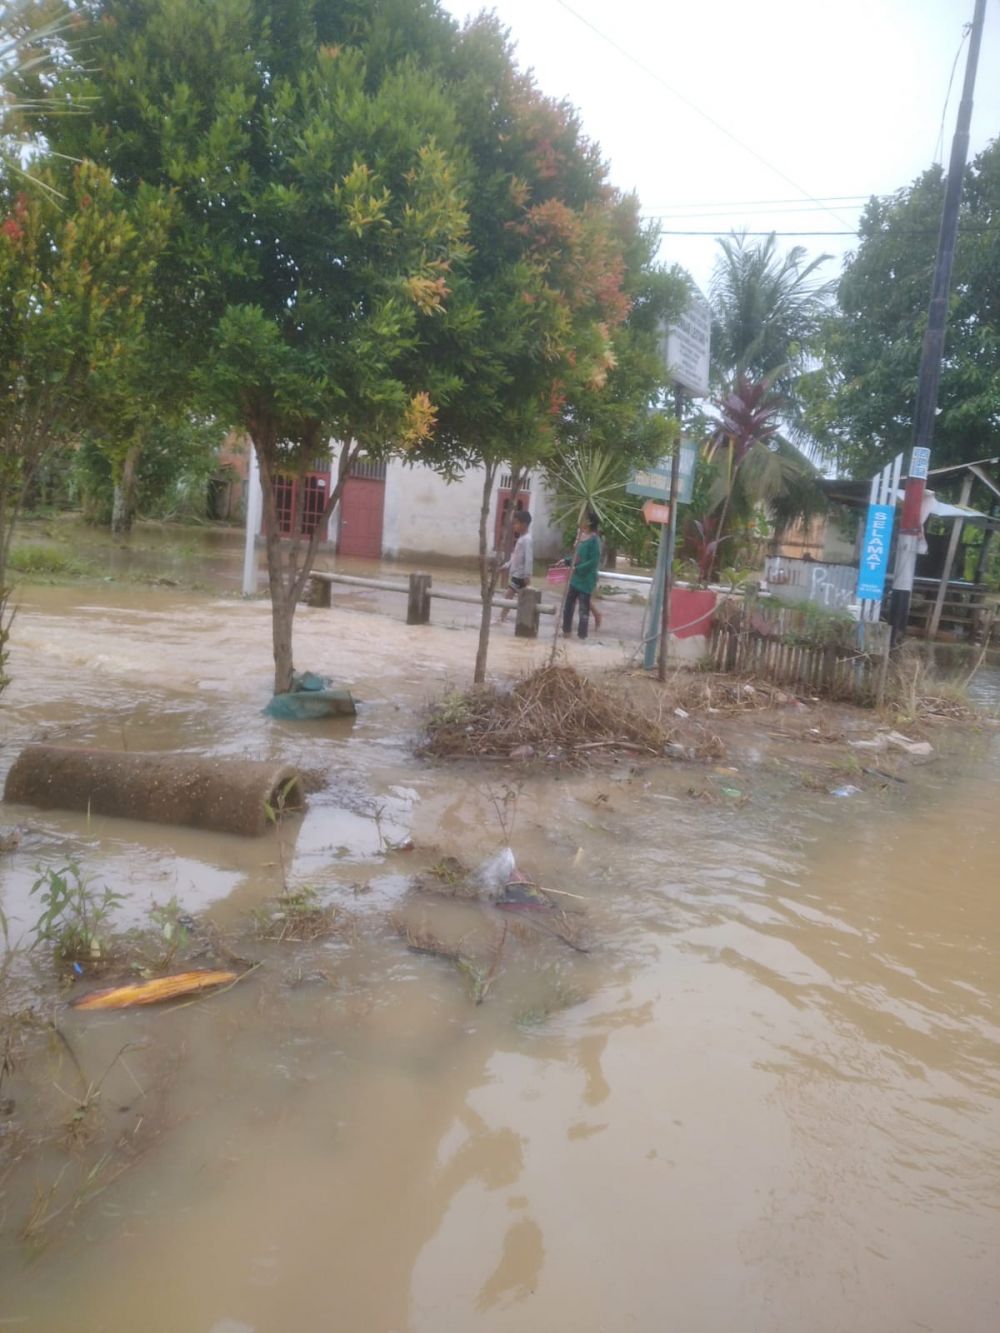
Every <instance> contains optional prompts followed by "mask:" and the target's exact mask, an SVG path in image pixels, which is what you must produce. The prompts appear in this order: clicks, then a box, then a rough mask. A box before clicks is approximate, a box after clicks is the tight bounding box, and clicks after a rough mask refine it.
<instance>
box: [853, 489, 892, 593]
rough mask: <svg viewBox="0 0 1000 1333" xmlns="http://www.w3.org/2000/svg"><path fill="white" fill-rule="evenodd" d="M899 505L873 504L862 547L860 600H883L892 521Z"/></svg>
mask: <svg viewBox="0 0 1000 1333" xmlns="http://www.w3.org/2000/svg"><path fill="white" fill-rule="evenodd" d="M895 514H896V507H895V505H869V506H868V522H867V523H866V524H865V540H864V542H863V543H862V546H861V568H860V569H859V570H858V600H859V601H862V602H880V601H881V600H882V594H883V592H884V591H885V576H886V574H887V573H888V570H889V547H890V546H891V545H892V522H893V519H894V517H895Z"/></svg>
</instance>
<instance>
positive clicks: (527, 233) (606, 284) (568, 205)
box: [415, 18, 642, 681]
mask: <svg viewBox="0 0 1000 1333" xmlns="http://www.w3.org/2000/svg"><path fill="white" fill-rule="evenodd" d="M448 88H449V92H450V95H451V96H452V98H453V99H454V102H455V104H456V107H457V109H458V117H459V122H460V124H461V126H462V133H463V141H464V143H465V145H466V148H467V153H468V160H469V163H470V182H471V188H470V191H469V194H468V207H469V233H468V239H469V247H470V250H469V255H468V259H467V261H466V262H465V263H464V265H463V266H462V269H461V272H460V274H458V275H457V278H456V294H458V293H461V295H462V297H463V298H464V299H463V300H462V301H461V302H460V304H459V307H458V309H459V311H460V312H461V313H459V314H457V315H454V316H453V318H452V319H451V320H450V321H447V320H446V321H444V322H442V323H439V324H438V325H436V326H435V329H434V330H433V334H432V336H433V337H434V342H435V357H436V359H437V360H438V362H439V364H441V365H442V366H448V367H452V368H453V370H454V372H455V378H456V387H455V389H454V391H452V392H448V393H445V394H443V395H442V398H441V413H440V425H439V430H438V432H437V434H436V436H435V437H434V438H433V439H432V440H431V441H429V443H428V444H427V445H425V446H423V447H421V448H418V450H417V451H416V453H415V456H416V457H418V458H421V459H423V458H427V457H431V458H433V457H434V455H435V453H436V452H437V451H439V450H441V449H444V450H445V452H446V457H447V459H448V460H450V461H451V462H452V463H454V462H457V461H459V460H460V461H461V463H462V465H463V466H476V467H479V468H481V470H482V478H483V484H482V494H481V503H480V515H479V568H480V591H481V596H482V603H483V609H482V615H481V621H480V633H479V643H478V647H477V654H476V665H475V679H476V680H477V681H481V680H483V679H484V678H485V672H486V662H487V654H488V647H489V629H490V617H491V607H492V600H493V596H494V594H495V591H496V587H497V582H498V574H499V569H498V564H497V561H496V560H494V559H493V558H492V556H491V552H490V540H489V536H490V534H489V516H490V513H491V507H492V496H493V492H494V489H495V484H496V481H497V479H498V477H499V475H500V474H501V472H503V471H505V470H509V471H510V473H511V475H512V480H513V488H514V491H515V493H516V491H517V489H519V487H520V483H521V481H522V480H523V478H524V477H525V476H526V475H527V473H528V471H529V470H531V471H537V470H538V469H540V468H542V467H543V466H544V465H545V463H546V460H548V459H550V458H551V457H552V455H553V453H554V451H555V449H556V448H557V445H558V442H559V436H560V430H561V427H562V424H563V423H564V422H565V420H566V419H567V417H568V416H570V415H572V413H573V412H574V411H579V410H587V408H586V407H585V404H586V403H587V402H590V403H591V404H592V403H593V400H594V397H595V395H596V396H600V395H602V394H603V393H604V392H605V391H606V390H607V388H608V384H609V377H610V375H611V374H612V373H613V370H614V366H615V361H616V354H615V338H616V336H617V334H618V331H619V330H620V328H621V327H622V325H623V322H624V320H625V318H626V316H627V315H628V312H629V310H630V307H631V305H632V300H633V296H632V293H631V292H630V291H629V290H628V285H627V284H628V280H629V264H630V260H631V257H632V255H633V253H638V251H639V250H641V248H642V241H641V238H640V229H639V225H638V220H637V209H636V205H635V201H634V200H632V199H629V198H624V197H622V196H620V195H619V194H618V193H617V192H616V191H615V190H613V189H612V188H611V187H610V185H609V184H608V181H607V169H606V165H605V163H604V162H603V160H602V158H601V156H600V153H599V151H598V150H597V148H596V147H595V146H594V145H593V144H591V143H590V142H589V141H588V140H587V139H586V137H585V136H584V134H583V130H582V127H581V125H580V121H579V118H578V116H577V115H576V113H575V111H574V110H573V109H572V108H571V107H570V106H569V105H567V104H566V103H563V102H557V101H554V100H552V99H551V98H547V97H545V96H544V95H543V94H542V93H541V92H540V91H539V89H538V88H537V87H536V85H535V84H534V82H533V80H532V79H531V77H530V76H529V75H527V74H526V73H524V72H523V71H520V70H519V69H518V68H517V66H516V63H515V61H514V57H513V53H512V50H511V47H510V43H509V39H508V38H507V36H506V34H505V33H504V32H503V30H502V29H501V28H500V27H499V26H498V25H497V24H496V22H495V20H492V19H489V18H481V19H479V20H477V21H476V22H474V23H472V24H471V25H469V26H468V27H467V28H466V29H465V30H464V31H463V33H462V35H461V39H460V41H459V43H458V45H457V47H456V48H455V54H454V57H453V60H452V62H451V65H450V72H449V76H448ZM510 517H512V515H511V516H509V518H510Z"/></svg>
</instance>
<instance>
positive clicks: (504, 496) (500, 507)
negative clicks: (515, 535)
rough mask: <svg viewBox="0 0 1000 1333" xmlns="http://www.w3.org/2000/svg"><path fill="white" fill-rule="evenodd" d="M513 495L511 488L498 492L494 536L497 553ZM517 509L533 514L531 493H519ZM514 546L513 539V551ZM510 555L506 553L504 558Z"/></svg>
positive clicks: (503, 487) (504, 487)
mask: <svg viewBox="0 0 1000 1333" xmlns="http://www.w3.org/2000/svg"><path fill="white" fill-rule="evenodd" d="M512 494H513V493H512V491H511V490H510V487H509V486H502V487H501V488H500V489H499V490H498V491H497V522H496V531H495V532H494V534H493V549H494V550H496V551H499V550H500V542H501V541H502V540H503V525H504V523H506V521H507V514H508V512H509V511H510V502H511V497H512ZM517 507H518V509H527V510H528V512H529V513H530V512H531V492H530V491H519V492H518V495H517ZM513 545H514V542H513V539H511V542H510V546H511V548H512V549H513ZM508 555H510V551H504V556H505V557H506V556H508Z"/></svg>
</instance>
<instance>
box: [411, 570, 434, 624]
mask: <svg viewBox="0 0 1000 1333" xmlns="http://www.w3.org/2000/svg"><path fill="white" fill-rule="evenodd" d="M430 618H431V576H430V574H411V575H410V599H409V602H408V603H407V607H406V623H407V624H408V625H426V624H428V623H429V622H430Z"/></svg>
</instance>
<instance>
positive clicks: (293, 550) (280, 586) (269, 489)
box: [248, 422, 360, 694]
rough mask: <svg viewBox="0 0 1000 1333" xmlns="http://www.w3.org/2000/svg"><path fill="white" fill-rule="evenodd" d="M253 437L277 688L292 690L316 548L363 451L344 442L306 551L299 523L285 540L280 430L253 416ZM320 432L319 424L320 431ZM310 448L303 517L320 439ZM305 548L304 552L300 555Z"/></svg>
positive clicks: (305, 460) (277, 690)
mask: <svg viewBox="0 0 1000 1333" xmlns="http://www.w3.org/2000/svg"><path fill="white" fill-rule="evenodd" d="M248 431H249V434H250V438H251V440H252V441H253V447H254V449H255V450H256V451H257V461H258V463H259V464H260V489H261V497H262V500H263V519H264V543H265V552H266V556H267V582H268V588H269V591H270V594H271V638H272V647H273V651H274V692H275V694H287V693H288V692H289V690H290V689H291V688H292V677H293V676H294V674H295V666H294V657H293V653H292V625H293V622H294V619H295V608H296V606H297V605H298V601H299V598H300V597H301V595H302V590H303V588H304V587H305V584H306V580H307V579H308V577H309V572H310V570H311V569H312V565H313V561H314V560H315V558H316V550H317V548H318V546H319V541H320V534H321V533H322V532H323V530H324V528H325V527H326V525H327V522H328V521H329V518H330V515H331V514H332V513H333V511H334V509H335V508H336V507H337V505H338V503H339V502H340V496H341V493H342V492H343V489H344V482H345V480H346V479H347V475H348V473H349V472H350V470H351V466H352V465H353V463H354V461H355V459H356V458H357V456H358V453H359V452H360V449H359V446H358V445H357V444H356V443H353V442H352V443H351V444H345V445H344V447H343V449H342V450H341V452H340V461H339V466H338V469H337V481H336V484H335V485H334V486H333V487H332V488H331V492H330V495H329V496H328V498H327V502H326V506H325V508H324V510H323V513H322V514H321V515H320V517H319V519H318V520H317V523H316V526H315V528H314V529H313V531H312V533H311V534H310V536H309V540H308V542H307V543H306V546H305V551H304V553H303V552H302V541H301V535H300V533H299V531H298V528H297V526H296V527H294V528H293V536H292V541H291V543H290V545H289V548H288V551H287V558H286V552H285V550H284V548H283V545H282V539H281V532H280V530H279V527H278V506H277V502H276V497H275V491H274V482H275V476H276V464H277V462H278V453H277V432H276V430H275V429H274V427H273V425H271V424H270V423H260V422H254V423H253V424H252V425H250V426H249V427H248ZM315 433H316V434H317V435H318V434H319V427H318V426H317V428H316V432H315ZM308 446H309V447H308V448H307V449H305V451H304V453H303V461H302V463H301V465H300V469H299V471H300V477H299V498H298V503H297V504H296V518H295V519H293V524H295V523H296V520H299V521H300V520H301V515H302V512H303V507H304V496H303V485H302V481H303V478H304V475H305V473H306V471H307V470H308V466H309V461H310V459H312V458H314V457H315V456H316V452H317V448H318V445H317V443H316V440H315V439H313V440H310V441H309V442H308ZM300 553H301V555H302V558H301V560H300V559H299V556H300Z"/></svg>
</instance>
